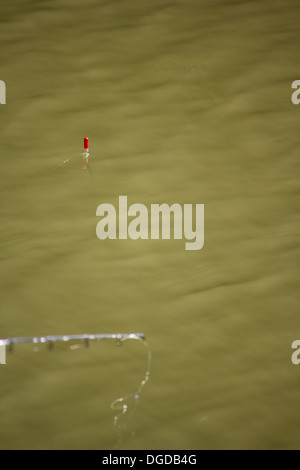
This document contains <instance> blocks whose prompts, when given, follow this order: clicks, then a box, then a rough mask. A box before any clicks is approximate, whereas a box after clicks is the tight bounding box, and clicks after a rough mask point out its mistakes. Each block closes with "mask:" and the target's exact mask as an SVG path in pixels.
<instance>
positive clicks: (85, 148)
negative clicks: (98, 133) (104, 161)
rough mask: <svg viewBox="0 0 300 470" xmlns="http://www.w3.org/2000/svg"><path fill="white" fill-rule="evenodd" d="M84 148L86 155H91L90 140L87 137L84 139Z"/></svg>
mask: <svg viewBox="0 0 300 470" xmlns="http://www.w3.org/2000/svg"><path fill="white" fill-rule="evenodd" d="M83 148H84V151H85V152H86V153H89V138H88V137H85V138H84V139H83Z"/></svg>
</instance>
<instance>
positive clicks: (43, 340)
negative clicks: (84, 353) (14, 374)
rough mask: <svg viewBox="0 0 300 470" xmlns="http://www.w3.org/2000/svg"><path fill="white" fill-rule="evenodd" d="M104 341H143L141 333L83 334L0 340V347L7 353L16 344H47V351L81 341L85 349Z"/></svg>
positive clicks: (143, 336)
mask: <svg viewBox="0 0 300 470" xmlns="http://www.w3.org/2000/svg"><path fill="white" fill-rule="evenodd" d="M106 339H115V340H117V342H119V344H121V343H122V342H123V341H126V340H128V339H137V340H140V341H145V335H144V334H143V333H111V334H83V335H48V336H30V337H16V338H6V339H0V347H1V346H2V347H3V346H4V347H8V350H9V351H12V350H13V346H14V345H17V344H24V343H32V344H35V345H36V344H47V345H48V347H49V349H52V348H53V347H54V344H55V343H57V342H63V343H66V342H68V341H82V342H83V344H84V346H85V347H88V346H89V343H90V341H101V340H106Z"/></svg>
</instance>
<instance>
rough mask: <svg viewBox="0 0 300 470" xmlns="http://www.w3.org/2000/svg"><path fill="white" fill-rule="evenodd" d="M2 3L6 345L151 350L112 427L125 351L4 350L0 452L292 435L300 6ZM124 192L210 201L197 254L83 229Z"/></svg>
mask: <svg viewBox="0 0 300 470" xmlns="http://www.w3.org/2000/svg"><path fill="white" fill-rule="evenodd" d="M0 11H1V14H0V43H1V51H0V60H1V68H0V74H1V75H0V79H1V80H4V81H5V83H6V86H7V104H6V105H5V106H4V105H3V106H0V143H1V171H0V175H1V176H0V177H1V185H0V194H1V207H0V217H1V218H0V220H1V232H0V252H1V273H0V294H1V295H0V301H1V304H0V337H2V338H5V337H8V336H27V335H29V336H33V335H48V334H66V333H67V334H80V333H112V332H119V331H121V332H139V331H141V332H144V333H145V335H146V337H147V341H148V344H149V346H150V348H151V351H152V357H153V359H152V364H151V376H150V381H149V383H148V384H147V386H146V387H145V388H144V390H143V393H142V396H141V397H140V401H139V405H138V408H137V409H136V410H135V412H134V414H133V415H132V416H131V418H130V419H128V420H127V421H126V416H124V417H123V418H124V421H123V422H122V423H123V424H122V427H119V428H118V429H116V427H115V426H114V425H113V418H114V412H113V411H112V410H111V409H110V404H111V402H112V401H113V400H114V399H116V398H118V397H119V396H123V395H126V394H128V393H129V394H130V393H134V392H135V390H136V389H137V387H138V385H139V383H140V380H141V379H142V378H143V376H144V373H145V366H146V359H147V354H146V351H145V349H144V348H143V346H142V345H141V344H139V343H134V342H133V343H129V342H127V343H125V344H124V345H123V347H122V348H117V347H116V345H115V343H114V342H109V341H108V342H105V343H101V344H97V345H95V346H93V347H92V348H91V349H90V350H78V351H72V352H70V351H67V349H66V348H62V350H56V351H53V352H51V353H50V352H48V351H44V350H42V351H40V352H39V353H37V354H35V353H33V352H32V348H28V347H26V346H20V347H18V348H16V350H15V352H14V354H12V355H8V357H7V365H6V366H0V382H1V386H0V423H1V427H0V448H2V449H14V448H25V449H30V448H32V449H46V448H52V449H53V448H62V449H63V448H72V449H76V448H77V449H78V448H95V449H114V448H119V449H208V448H212V449H220V448H225V449H229V448H237V449H239V448H257V449H259V448H299V447H300V437H299V431H300V424H299V420H300V412H299V405H300V399H299V387H300V380H299V374H300V370H299V369H298V368H297V367H296V366H294V365H293V364H292V363H291V353H292V350H291V343H292V341H294V340H295V339H299V336H300V326H299V246H298V232H299V206H300V204H299V151H300V140H299V119H300V114H299V113H300V107H297V106H294V105H293V104H292V103H291V93H292V90H291V84H292V82H293V81H294V80H296V79H300V70H299V45H300V32H299V21H298V19H299V17H300V4H299V1H298V0H284V1H283V0H264V1H258V0H256V1H255V0H252V1H225V0H172V1H169V0H151V1H150V0H143V1H138V0H118V1H117V0H113V1H104V0H103V1H102V0H97V1H95V0H87V1H84V2H82V1H78V0H75V1H74V0H73V1H71V0H56V1H50V0H45V1H41V0H39V1H29V0H26V1H24V0H23V1H20V0H18V1H17V0H15V1H14V2H10V3H7V2H6V3H4V2H2V3H1V7H0ZM85 136H88V137H89V138H90V147H91V148H90V150H91V153H92V154H94V155H95V158H94V159H91V163H90V167H89V170H88V171H86V172H84V171H83V170H82V162H81V157H80V153H81V151H82V141H83V137H85ZM66 159H72V162H71V163H70V164H67V165H62V162H63V161H64V160H66ZM119 195H127V196H128V201H129V203H130V204H132V203H136V202H140V203H143V204H145V205H146V206H147V207H150V204H152V203H163V202H165V203H168V204H172V203H174V202H177V203H180V204H188V203H191V204H196V203H203V204H205V245H204V248H203V250H201V251H198V252H188V251H185V249H184V241H183V240H182V241H181V240H175V241H174V240H170V241H167V240H160V241H152V240H139V241H132V240H116V241H114V240H107V241H100V240H98V239H97V237H96V224H97V222H98V219H97V218H96V208H97V206H98V205H99V204H101V203H103V202H109V203H112V204H114V205H116V206H117V203H118V197H119ZM299 367H300V366H299Z"/></svg>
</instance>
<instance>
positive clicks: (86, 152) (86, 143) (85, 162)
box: [82, 137, 89, 170]
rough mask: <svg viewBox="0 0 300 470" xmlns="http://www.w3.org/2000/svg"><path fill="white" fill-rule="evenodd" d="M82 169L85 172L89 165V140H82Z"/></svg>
mask: <svg viewBox="0 0 300 470" xmlns="http://www.w3.org/2000/svg"><path fill="white" fill-rule="evenodd" d="M82 155H83V169H84V170H86V168H87V166H88V163H89V138H88V137H85V138H84V139H83V154H82Z"/></svg>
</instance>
